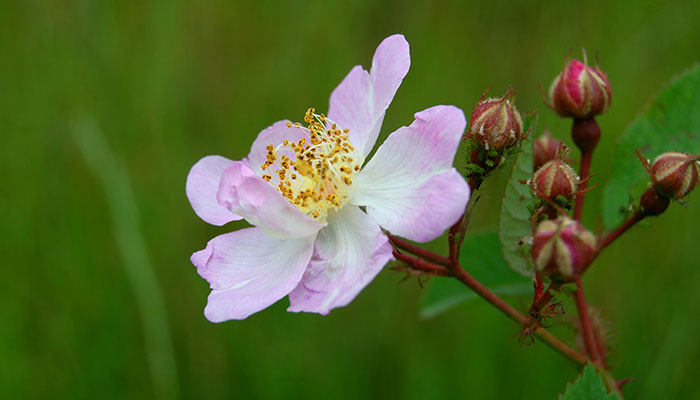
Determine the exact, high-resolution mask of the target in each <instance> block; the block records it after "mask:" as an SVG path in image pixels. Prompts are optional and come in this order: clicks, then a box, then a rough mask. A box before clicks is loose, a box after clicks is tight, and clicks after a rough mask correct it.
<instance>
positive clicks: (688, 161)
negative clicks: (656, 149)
mask: <svg viewBox="0 0 700 400" xmlns="http://www.w3.org/2000/svg"><path fill="white" fill-rule="evenodd" d="M698 160H700V155H695V156H693V155H690V154H687V153H678V152H670V153H663V154H661V155H660V156H658V157H656V160H654V162H653V164H652V165H651V168H650V171H649V173H650V175H651V182H652V185H653V186H654V190H656V191H657V192H658V193H659V194H661V195H662V196H665V197H668V198H671V199H680V198H682V197H685V196H687V195H688V193H690V192H691V191H692V190H693V188H694V187H695V186H696V185H697V184H698V177H699V175H700V162H698Z"/></svg>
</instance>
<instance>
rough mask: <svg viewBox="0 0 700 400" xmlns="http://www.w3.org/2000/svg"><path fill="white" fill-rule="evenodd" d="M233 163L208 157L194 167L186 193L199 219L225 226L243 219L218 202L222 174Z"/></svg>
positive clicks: (219, 158) (191, 170) (188, 180)
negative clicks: (217, 196)
mask: <svg viewBox="0 0 700 400" xmlns="http://www.w3.org/2000/svg"><path fill="white" fill-rule="evenodd" d="M231 165H233V161H231V160H229V159H227V158H224V157H220V156H206V157H204V158H202V159H201V160H199V161H197V163H196V164H195V165H194V166H192V169H190V173H189V174H188V175H187V185H186V188H185V191H186V193H187V198H188V199H189V200H190V204H192V208H193V209H194V212H195V213H196V214H197V215H198V216H199V218H201V219H203V220H204V221H206V222H208V223H210V224H212V225H219V226H221V225H223V224H225V223H227V222H230V221H236V220H239V219H241V217H240V216H238V215H236V214H234V213H232V212H231V211H229V210H228V209H226V208H225V207H223V206H221V205H220V204H219V203H218V202H217V201H216V193H217V192H218V191H219V181H221V174H222V173H223V172H224V170H225V169H226V168H228V167H230V166H231Z"/></svg>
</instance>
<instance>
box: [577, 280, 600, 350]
mask: <svg viewBox="0 0 700 400" xmlns="http://www.w3.org/2000/svg"><path fill="white" fill-rule="evenodd" d="M576 286H578V290H576V292H574V299H575V300H576V309H577V310H578V315H579V319H580V320H581V333H582V334H583V342H584V344H585V345H586V352H587V353H588V356H589V357H590V358H591V360H593V361H594V362H601V361H602V360H601V358H600V354H599V352H598V348H599V346H598V344H597V343H596V338H595V334H594V333H593V325H592V324H591V317H590V315H588V305H587V304H586V295H585V294H584V293H583V284H582V282H581V278H577V279H576Z"/></svg>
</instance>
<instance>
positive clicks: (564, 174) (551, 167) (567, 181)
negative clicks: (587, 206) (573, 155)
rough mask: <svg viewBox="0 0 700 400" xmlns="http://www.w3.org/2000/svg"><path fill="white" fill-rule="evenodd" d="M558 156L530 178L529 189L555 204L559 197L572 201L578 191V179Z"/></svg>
mask: <svg viewBox="0 0 700 400" xmlns="http://www.w3.org/2000/svg"><path fill="white" fill-rule="evenodd" d="M562 156H563V154H561V153H559V155H558V156H557V157H556V158H554V159H553V160H550V161H547V162H546V163H544V165H542V166H541V167H540V168H539V169H538V170H537V171H535V174H534V175H533V176H532V181H531V182H530V188H531V189H532V191H533V192H534V193H535V195H537V196H538V197H542V198H546V199H549V200H551V201H554V202H557V200H558V198H559V196H562V197H563V198H565V199H566V200H572V199H573V198H574V196H575V195H576V191H577V190H578V184H579V177H578V175H577V174H576V171H574V169H573V168H571V167H570V166H569V164H567V163H565V162H564V161H562V159H561V157H562Z"/></svg>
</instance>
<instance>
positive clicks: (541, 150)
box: [532, 130, 567, 171]
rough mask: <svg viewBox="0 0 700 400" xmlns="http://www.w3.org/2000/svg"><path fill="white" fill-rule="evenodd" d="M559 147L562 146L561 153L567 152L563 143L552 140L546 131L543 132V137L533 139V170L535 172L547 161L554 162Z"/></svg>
mask: <svg viewBox="0 0 700 400" xmlns="http://www.w3.org/2000/svg"><path fill="white" fill-rule="evenodd" d="M559 146H562V148H561V151H566V150H567V148H566V146H565V145H564V143H563V142H561V141H559V140H557V139H554V138H553V137H552V135H551V134H550V133H549V131H548V130H545V131H544V135H542V136H540V137H539V138H537V139H535V141H534V142H533V144H532V150H533V151H532V160H533V164H534V170H535V171H537V170H538V169H539V168H540V167H541V166H542V165H544V163H546V162H547V161H550V160H554V159H555V158H556V156H557V150H559Z"/></svg>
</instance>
